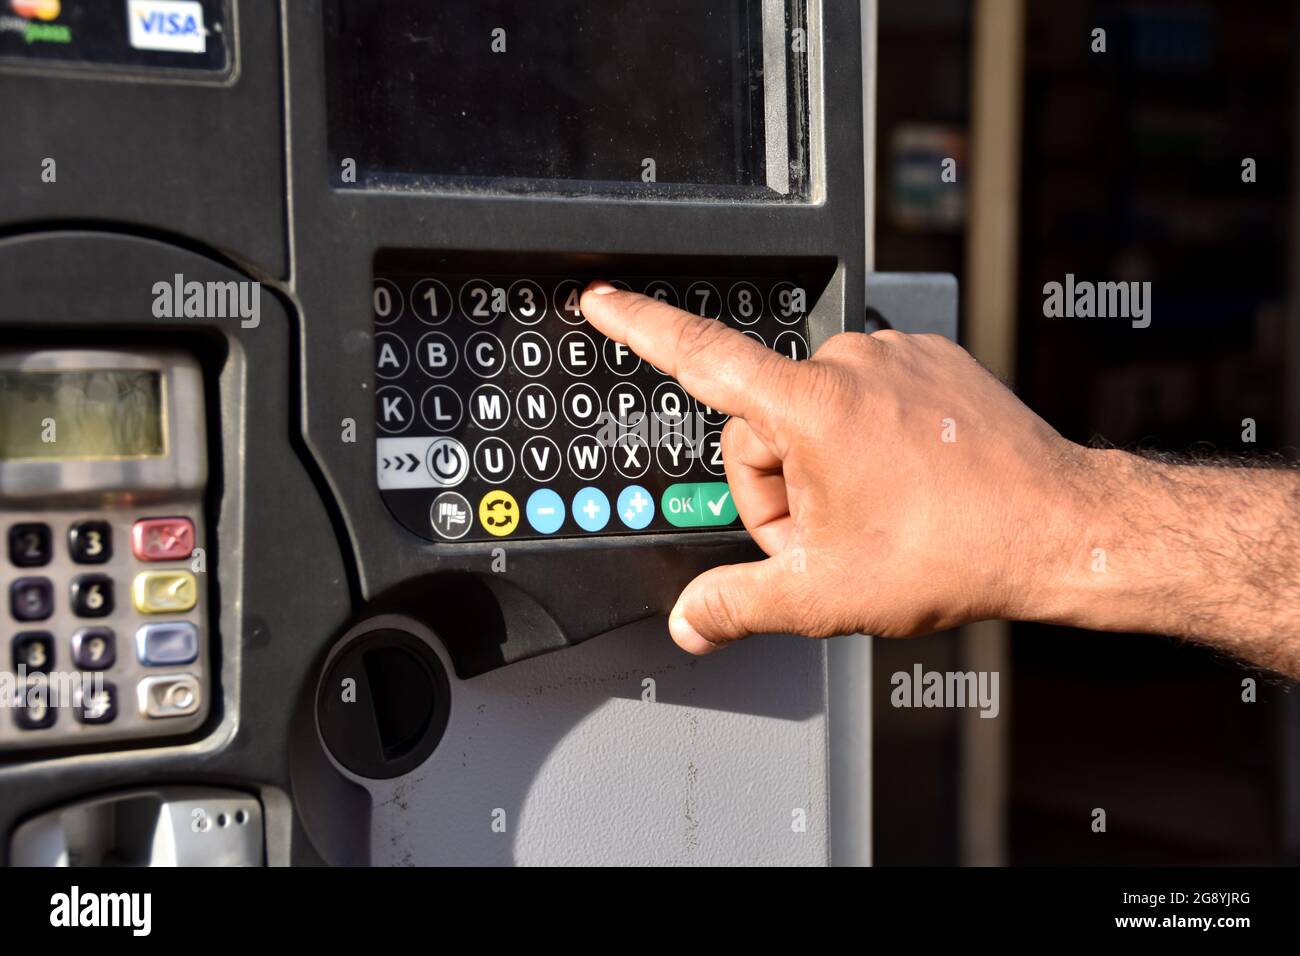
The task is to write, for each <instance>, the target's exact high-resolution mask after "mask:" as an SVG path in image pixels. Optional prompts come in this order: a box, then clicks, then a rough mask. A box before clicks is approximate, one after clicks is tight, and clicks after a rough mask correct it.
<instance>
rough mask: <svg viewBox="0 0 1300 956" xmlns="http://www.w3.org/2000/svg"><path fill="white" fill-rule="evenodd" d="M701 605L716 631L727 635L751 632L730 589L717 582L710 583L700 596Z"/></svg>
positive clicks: (736, 635)
mask: <svg viewBox="0 0 1300 956" xmlns="http://www.w3.org/2000/svg"><path fill="white" fill-rule="evenodd" d="M700 606H701V607H703V609H704V613H705V616H706V617H707V619H708V621H709V623H710V625H711V627H712V628H713V629H714V631H715V632H716V633H718V634H721V635H724V636H726V637H742V636H744V635H745V634H748V633H749V631H748V629H747V628H746V627H745V622H744V618H743V614H742V612H741V609H740V605H739V603H738V602H737V601H736V599H735V597H734V595H732V593H731V592H730V591H727V590H726V589H724V588H722V587H719V586H718V585H716V584H713V585H710V586H709V587H707V588H705V589H704V593H703V594H702V595H701V596H700ZM705 636H706V637H707V635H705Z"/></svg>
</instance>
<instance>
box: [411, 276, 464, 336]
mask: <svg viewBox="0 0 1300 956" xmlns="http://www.w3.org/2000/svg"><path fill="white" fill-rule="evenodd" d="M453 308H454V306H453V305H452V301H451V292H450V290H448V288H447V287H446V286H445V285H443V284H442V283H441V282H439V281H438V280H437V279H421V280H420V281H419V282H417V283H416V284H415V285H413V286H412V287H411V311H412V312H414V313H415V317H416V318H417V319H419V320H420V321H421V322H423V323H424V324H425V325H442V323H444V322H446V321H447V319H448V317H449V316H450V315H451V312H452V309H453Z"/></svg>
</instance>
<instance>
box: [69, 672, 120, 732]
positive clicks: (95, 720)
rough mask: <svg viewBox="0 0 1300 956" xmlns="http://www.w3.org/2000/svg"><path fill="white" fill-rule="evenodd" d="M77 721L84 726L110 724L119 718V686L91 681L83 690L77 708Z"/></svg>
mask: <svg viewBox="0 0 1300 956" xmlns="http://www.w3.org/2000/svg"><path fill="white" fill-rule="evenodd" d="M76 714H77V720H79V721H81V723H83V724H110V723H112V722H113V720H114V719H115V718H116V717H117V685H116V684H113V683H110V682H109V681H102V682H101V681H99V680H98V679H96V680H94V681H91V682H90V686H88V687H85V686H83V688H82V689H81V693H80V694H79V699H78V701H77V706H76Z"/></svg>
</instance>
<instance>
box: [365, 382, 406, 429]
mask: <svg viewBox="0 0 1300 956" xmlns="http://www.w3.org/2000/svg"><path fill="white" fill-rule="evenodd" d="M414 420H415V405H414V404H413V403H412V401H411V396H410V393H409V392H407V391H406V389H404V388H401V387H399V386H397V385H385V386H383V387H382V388H377V389H375V424H376V425H378V426H379V430H380V431H382V432H387V433H388V434H390V435H398V434H401V433H402V432H404V431H406V430H407V429H408V428H410V427H411V422H413V421H414Z"/></svg>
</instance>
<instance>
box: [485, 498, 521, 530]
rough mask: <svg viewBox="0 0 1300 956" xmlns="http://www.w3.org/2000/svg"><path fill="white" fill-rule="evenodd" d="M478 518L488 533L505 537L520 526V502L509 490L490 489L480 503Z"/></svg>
mask: <svg viewBox="0 0 1300 956" xmlns="http://www.w3.org/2000/svg"><path fill="white" fill-rule="evenodd" d="M478 520H479V521H480V522H481V523H482V525H483V529H484V530H485V531H487V533H488V534H494V535H496V536H497V537H498V538H504V537H505V536H506V535H508V534H510V533H511V532H512V531H514V530H515V528H517V527H519V503H518V502H516V501H515V498H514V495H512V494H510V492H508V491H489V492H488V493H487V494H485V495H484V496H483V500H482V501H480V502H479V503H478Z"/></svg>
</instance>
